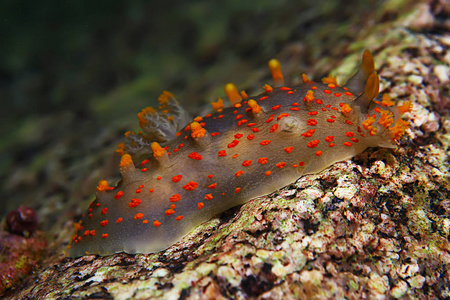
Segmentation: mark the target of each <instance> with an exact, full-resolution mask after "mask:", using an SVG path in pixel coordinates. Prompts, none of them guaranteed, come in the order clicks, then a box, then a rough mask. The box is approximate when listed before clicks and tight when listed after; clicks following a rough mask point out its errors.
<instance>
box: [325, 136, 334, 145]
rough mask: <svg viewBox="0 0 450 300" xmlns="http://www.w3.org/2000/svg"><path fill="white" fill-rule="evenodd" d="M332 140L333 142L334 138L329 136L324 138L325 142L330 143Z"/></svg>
mask: <svg viewBox="0 0 450 300" xmlns="http://www.w3.org/2000/svg"><path fill="white" fill-rule="evenodd" d="M333 140H334V136H332V135H329V136H326V137H325V142H328V143H330V142H332V141H333Z"/></svg>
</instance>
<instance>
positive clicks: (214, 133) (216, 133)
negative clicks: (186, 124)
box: [211, 132, 220, 136]
mask: <svg viewBox="0 0 450 300" xmlns="http://www.w3.org/2000/svg"><path fill="white" fill-rule="evenodd" d="M219 134H220V132H211V136H216V135H219Z"/></svg>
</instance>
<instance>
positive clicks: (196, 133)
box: [191, 122, 206, 139]
mask: <svg viewBox="0 0 450 300" xmlns="http://www.w3.org/2000/svg"><path fill="white" fill-rule="evenodd" d="M205 134H206V129H205V128H203V127H202V125H200V124H199V123H198V122H192V123H191V137H192V138H193V139H199V138H202V137H204V136H205Z"/></svg>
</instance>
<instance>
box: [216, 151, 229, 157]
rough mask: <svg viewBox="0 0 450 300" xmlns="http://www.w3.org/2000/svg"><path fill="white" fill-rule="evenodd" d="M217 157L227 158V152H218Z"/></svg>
mask: <svg viewBox="0 0 450 300" xmlns="http://www.w3.org/2000/svg"><path fill="white" fill-rule="evenodd" d="M218 156H219V157H221V156H227V152H226V151H225V150H220V151H219V152H218Z"/></svg>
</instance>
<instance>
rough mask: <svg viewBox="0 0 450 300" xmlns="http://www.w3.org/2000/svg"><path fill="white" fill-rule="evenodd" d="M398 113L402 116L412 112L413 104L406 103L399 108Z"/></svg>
mask: <svg viewBox="0 0 450 300" xmlns="http://www.w3.org/2000/svg"><path fill="white" fill-rule="evenodd" d="M397 109H398V112H399V113H400V114H404V113H406V112H410V111H411V109H412V102H411V101H406V102H404V103H403V104H402V105H399V106H397Z"/></svg>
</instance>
